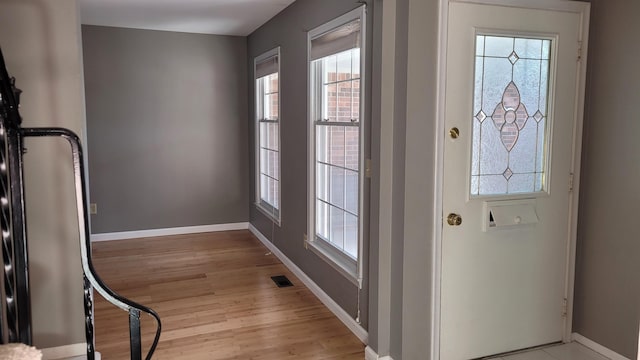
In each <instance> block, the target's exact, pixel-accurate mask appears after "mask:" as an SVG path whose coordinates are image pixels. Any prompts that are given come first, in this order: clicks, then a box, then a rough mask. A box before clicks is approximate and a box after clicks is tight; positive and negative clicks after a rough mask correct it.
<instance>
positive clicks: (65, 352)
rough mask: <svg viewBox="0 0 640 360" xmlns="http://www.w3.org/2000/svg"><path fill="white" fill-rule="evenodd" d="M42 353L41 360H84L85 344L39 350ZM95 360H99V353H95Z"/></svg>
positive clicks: (85, 353) (85, 355) (85, 354)
mask: <svg viewBox="0 0 640 360" xmlns="http://www.w3.org/2000/svg"><path fill="white" fill-rule="evenodd" d="M40 351H42V359H43V360H60V359H70V358H74V359H76V358H77V359H86V357H87V343H78V344H71V345H64V346H57V347H51V348H45V349H40ZM96 360H100V353H98V352H96Z"/></svg>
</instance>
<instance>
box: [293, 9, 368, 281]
mask: <svg viewBox="0 0 640 360" xmlns="http://www.w3.org/2000/svg"><path fill="white" fill-rule="evenodd" d="M356 19H360V27H361V28H360V33H361V40H360V149H359V153H360V154H359V158H360V159H359V161H358V173H359V184H358V186H359V192H360V196H359V197H358V198H359V200H358V201H359V204H358V214H359V216H358V259H357V261H354V260H353V259H352V258H349V257H348V256H347V255H346V254H344V253H343V252H342V251H340V250H339V249H337V248H334V247H333V246H332V245H331V244H329V243H327V242H326V241H323V240H317V239H316V236H315V234H316V229H315V227H316V214H315V213H316V193H315V179H316V175H315V168H316V167H315V163H316V141H315V139H316V134H315V120H317V119H315V118H314V116H315V114H314V112H313V109H312V106H311V105H312V100H311V99H312V96H314V90H313V89H315V83H314V79H312V78H311V75H312V73H313V70H312V66H311V65H312V61H311V40H313V39H315V38H317V37H319V36H322V35H323V34H325V33H327V32H329V31H332V30H334V29H335V28H338V27H340V26H342V25H345V24H347V23H349V22H352V21H353V20H356ZM365 64H366V6H364V5H363V6H360V7H358V8H356V9H354V10H351V11H350V12H348V13H346V14H344V15H342V16H339V17H337V18H335V19H333V20H331V21H329V22H327V23H325V24H323V25H320V26H318V27H316V28H315V29H312V30H310V31H309V32H308V33H307V79H308V80H309V86H308V87H307V111H308V115H307V116H308V118H307V144H308V145H309V151H308V153H309V158H308V159H307V170H308V175H307V176H308V181H307V194H308V200H307V205H308V216H309V217H308V219H307V236H305V247H306V248H308V249H311V251H313V252H314V253H315V254H317V255H318V256H319V257H320V258H321V259H323V260H324V261H326V262H327V263H328V264H329V265H331V266H332V267H333V268H334V269H335V270H336V271H337V272H338V273H340V274H342V275H343V276H344V277H345V278H347V279H348V280H349V281H351V282H352V283H353V284H354V285H356V286H358V288H359V289H362V278H363V261H362V255H363V243H364V237H363V233H364V231H363V230H364V229H363V228H364V224H363V216H362V215H363V214H364V211H363V210H364V191H363V190H364V181H365V169H364V164H365V159H364V143H365V139H364V134H365V126H366V124H367V123H366V121H365V89H366V85H365V84H366V82H365V80H366V76H365V74H366V71H365V69H366V67H365Z"/></svg>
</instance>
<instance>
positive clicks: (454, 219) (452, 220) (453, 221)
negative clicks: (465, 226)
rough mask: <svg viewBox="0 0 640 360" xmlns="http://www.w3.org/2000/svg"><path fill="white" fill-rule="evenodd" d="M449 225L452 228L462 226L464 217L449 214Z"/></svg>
mask: <svg viewBox="0 0 640 360" xmlns="http://www.w3.org/2000/svg"><path fill="white" fill-rule="evenodd" d="M447 224H449V225H451V226H459V225H460V224H462V216H460V215H458V214H454V213H451V214H449V216H447Z"/></svg>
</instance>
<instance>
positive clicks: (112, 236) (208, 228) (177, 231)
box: [91, 222, 249, 241]
mask: <svg viewBox="0 0 640 360" xmlns="http://www.w3.org/2000/svg"><path fill="white" fill-rule="evenodd" d="M248 228H249V223H248V222H240V223H230V224H214V225H199V226H184V227H174V228H166V229H150V230H136V231H122V232H112V233H101V234H91V241H110V240H125V239H137V238H145V237H155V236H168V235H184V234H197V233H203V232H214V231H230V230H247V229H248Z"/></svg>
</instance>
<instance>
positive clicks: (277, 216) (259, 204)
mask: <svg viewBox="0 0 640 360" xmlns="http://www.w3.org/2000/svg"><path fill="white" fill-rule="evenodd" d="M274 56H277V57H278V209H274V208H273V206H271V204H268V203H264V202H263V201H262V199H261V197H260V120H261V119H259V114H260V110H259V109H258V106H260V104H261V103H260V101H259V100H258V96H261V95H262V91H260V89H258V88H257V80H258V78H257V77H256V68H257V65H258V64H259V63H261V62H263V61H265V60H267V59H269V58H271V57H274ZM280 60H281V55H280V47H279V46H278V47H276V48H274V49H271V50H269V51H267V52H265V53H263V54H261V55H259V56H256V58H255V59H254V61H253V74H254V76H253V84H254V101H255V115H254V128H255V136H254V137H255V159H256V160H255V171H256V174H255V202H254V204H255V205H256V208H257V209H258V210H259V211H260V212H261V213H263V214H264V215H266V216H267V217H269V219H271V221H273V222H274V223H276V224H277V225H278V226H280V225H281V223H282V186H281V183H282V176H281V175H282V170H281V169H282V156H281V154H282V142H281V135H280V134H281V130H282V129H281V121H280V120H281V119H282V115H281V110H282V107H281V102H282V100H281V99H282V96H281V94H282V93H281V91H282V90H281V87H280V84H281V81H280V80H281V76H280ZM259 91H260V93H259Z"/></svg>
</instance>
